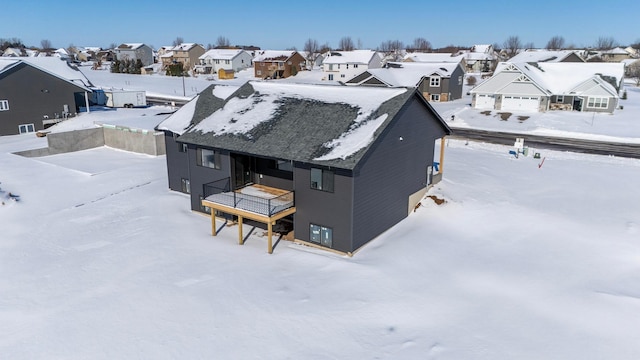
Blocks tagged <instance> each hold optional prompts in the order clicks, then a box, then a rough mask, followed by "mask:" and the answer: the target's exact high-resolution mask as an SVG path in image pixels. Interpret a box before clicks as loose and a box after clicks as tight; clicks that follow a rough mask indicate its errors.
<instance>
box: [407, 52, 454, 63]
mask: <svg viewBox="0 0 640 360" xmlns="http://www.w3.org/2000/svg"><path fill="white" fill-rule="evenodd" d="M463 59H464V55H457V56H454V55H451V54H447V53H417V52H416V53H408V54H406V55H405V56H404V61H413V62H437V63H443V62H458V63H459V62H461V61H462V60H463Z"/></svg>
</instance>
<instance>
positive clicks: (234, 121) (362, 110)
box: [157, 81, 447, 169]
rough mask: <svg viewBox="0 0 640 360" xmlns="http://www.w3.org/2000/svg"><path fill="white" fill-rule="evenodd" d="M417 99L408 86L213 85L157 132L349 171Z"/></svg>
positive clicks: (236, 149) (204, 143) (182, 139)
mask: <svg viewBox="0 0 640 360" xmlns="http://www.w3.org/2000/svg"><path fill="white" fill-rule="evenodd" d="M414 95H415V89H413V88H411V89H406V88H394V89H390V88H362V87H347V86H330V85H309V84H293V83H282V82H255V81H251V82H247V83H245V84H244V85H243V86H241V87H240V88H239V89H238V90H237V91H235V92H234V93H233V94H231V95H229V94H228V93H221V92H220V89H219V88H218V87H216V86H214V85H212V86H210V87H209V88H207V89H205V90H204V91H202V92H201V93H200V95H199V97H198V99H197V100H194V101H192V102H191V103H190V104H189V105H188V106H189V107H188V108H186V109H185V110H184V111H182V109H181V111H179V112H176V113H175V114H174V115H172V116H170V117H169V118H167V119H166V120H165V121H163V122H162V123H161V124H160V125H158V127H157V128H158V129H160V130H171V131H173V130H174V129H175V130H178V131H179V132H178V134H182V135H181V136H180V137H179V138H178V141H181V142H186V143H191V144H196V145H200V146H207V147H212V148H220V149H226V150H230V151H236V152H241V153H245V154H256V155H260V156H265V157H271V158H277V159H282V160H293V161H300V162H304V163H315V164H322V165H326V166H333V167H338V168H342V169H353V168H354V167H355V166H356V165H357V163H358V161H359V160H360V158H361V157H362V156H363V155H364V154H365V153H366V151H367V149H368V147H369V146H370V145H371V144H372V143H373V141H374V140H375V139H376V138H377V136H379V135H380V133H381V132H382V130H383V129H384V128H385V127H386V126H387V124H389V122H390V121H391V120H392V119H393V118H394V117H395V116H396V114H397V113H398V112H399V111H400V109H401V108H402V107H403V105H405V104H406V103H407V101H408V100H409V99H410V98H411V97H412V96H414ZM225 96H226V97H225ZM424 103H425V104H426V105H425V106H427V107H428V108H429V109H431V111H432V112H433V114H434V117H435V118H437V119H439V120H440V121H441V122H442V126H443V127H444V128H447V127H446V124H444V122H443V121H442V119H441V118H440V117H439V116H438V115H437V114H436V113H435V111H433V109H432V108H431V107H430V106H429V105H428V104H427V103H426V102H424ZM189 124H194V125H192V126H191V127H189V129H188V130H187V131H184V128H185V126H189Z"/></svg>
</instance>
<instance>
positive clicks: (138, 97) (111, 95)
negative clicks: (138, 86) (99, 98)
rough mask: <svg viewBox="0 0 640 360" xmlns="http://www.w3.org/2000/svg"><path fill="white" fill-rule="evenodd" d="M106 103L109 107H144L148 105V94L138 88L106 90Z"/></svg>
mask: <svg viewBox="0 0 640 360" xmlns="http://www.w3.org/2000/svg"><path fill="white" fill-rule="evenodd" d="M104 95H105V97H106V103H105V105H106V106H108V107H125V108H133V107H144V106H147V94H146V92H145V91H137V90H104Z"/></svg>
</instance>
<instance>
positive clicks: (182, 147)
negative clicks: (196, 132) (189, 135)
mask: <svg viewBox="0 0 640 360" xmlns="http://www.w3.org/2000/svg"><path fill="white" fill-rule="evenodd" d="M178 152H183V153H184V152H187V144H181V143H178Z"/></svg>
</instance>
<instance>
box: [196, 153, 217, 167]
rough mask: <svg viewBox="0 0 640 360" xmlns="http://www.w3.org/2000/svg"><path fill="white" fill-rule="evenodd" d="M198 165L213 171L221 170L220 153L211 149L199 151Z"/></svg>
mask: <svg viewBox="0 0 640 360" xmlns="http://www.w3.org/2000/svg"><path fill="white" fill-rule="evenodd" d="M196 163H197V164H198V165H199V166H204V167H208V168H212V169H220V153H218V152H217V151H214V150H209V149H198V156H197V158H196Z"/></svg>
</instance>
